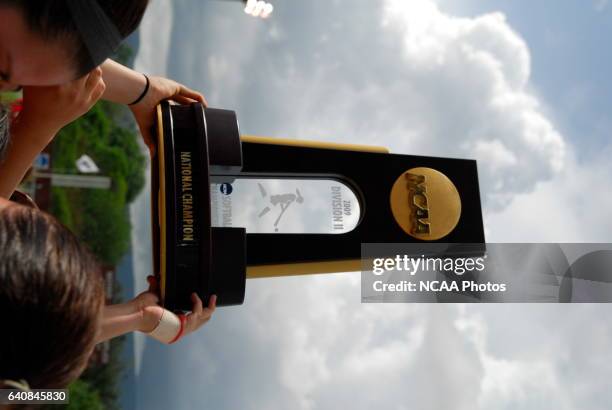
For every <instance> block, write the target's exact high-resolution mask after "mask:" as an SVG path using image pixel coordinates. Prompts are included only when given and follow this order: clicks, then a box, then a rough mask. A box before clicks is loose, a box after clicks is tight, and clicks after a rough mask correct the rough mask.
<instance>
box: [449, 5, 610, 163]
mask: <svg viewBox="0 0 612 410" xmlns="http://www.w3.org/2000/svg"><path fill="white" fill-rule="evenodd" d="M440 4H441V5H442V6H443V7H444V8H445V9H446V10H448V11H449V12H453V13H456V14H458V15H474V14H478V13H483V12H486V11H490V10H500V11H502V12H503V13H504V14H505V15H506V16H507V18H508V22H509V23H510V24H511V25H512V27H513V28H514V29H515V30H516V31H517V32H518V33H519V34H520V35H521V36H522V37H523V38H525V40H526V41H527V44H528V47H529V49H530V51H531V57H532V69H533V73H532V77H531V84H532V86H533V87H534V89H535V90H536V92H539V93H540V95H541V97H542V98H543V99H544V100H545V101H546V102H547V104H549V105H550V106H551V109H552V110H553V113H554V115H555V121H556V124H557V125H558V126H559V127H560V128H561V129H562V130H563V131H564V132H565V133H566V134H567V135H568V137H569V138H570V140H572V141H575V142H579V143H583V144H585V145H584V146H583V147H582V150H583V151H582V150H581V155H582V153H583V152H584V154H586V155H588V154H589V153H592V150H596V149H600V148H601V147H603V146H605V145H607V143H608V142H609V140H610V129H611V127H612V120H611V119H610V115H609V107H610V106H611V105H612V85H611V84H610V77H609V73H610V72H611V71H612V53H611V52H610V50H607V49H606V47H605V46H604V44H605V42H606V39H608V38H610V36H611V35H612V3H610V2H609V1H606V0H599V1H567V2H549V1H539V2H529V1H524V0H519V1H509V0H506V1H495V2H491V1H482V0H465V1H441V2H440Z"/></svg>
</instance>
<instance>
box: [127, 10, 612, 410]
mask: <svg viewBox="0 0 612 410" xmlns="http://www.w3.org/2000/svg"><path fill="white" fill-rule="evenodd" d="M274 4H275V6H276V10H275V14H274V15H273V17H272V18H271V19H270V20H268V21H265V22H264V21H259V20H255V19H251V18H249V17H247V16H246V15H244V13H242V11H241V10H240V6H239V5H237V4H231V3H230V2H212V1H211V2H202V1H197V0H179V1H173V2H170V1H168V0H158V1H156V2H153V4H152V6H151V8H150V10H149V12H148V14H147V16H146V17H145V21H144V22H143V26H142V29H141V36H142V37H141V50H140V54H139V55H138V58H137V61H136V66H137V68H138V69H139V70H142V71H145V72H148V73H151V74H160V75H167V76H170V77H173V78H175V79H176V80H178V81H181V82H184V83H185V84H188V85H190V86H192V87H195V88H197V89H199V90H201V91H202V92H204V93H205V94H206V96H207V99H208V101H209V102H210V103H211V105H213V106H217V107H223V108H230V109H234V110H236V111H237V112H238V117H239V119H240V123H241V129H242V131H243V132H244V133H250V134H255V135H270V136H282V137H297V138H310V139H323V140H331V141H338V142H356V143H367V144H376V145H387V146H388V147H389V148H390V149H391V150H392V152H398V153H407V154H416V155H418V154H422V155H438V156H455V157H467V158H476V159H477V160H478V161H479V172H480V182H481V188H482V196H483V207H484V212H485V226H486V230H487V238H488V240H489V241H500V242H503V241H517V242H527V241H550V242H572V241H601V242H609V241H610V237H611V234H610V232H612V223H611V222H610V221H609V218H607V215H608V209H610V206H611V205H612V193H611V192H610V190H609V189H608V187H609V175H610V171H612V170H611V165H610V164H609V160H608V158H609V156H610V154H611V153H612V146H611V144H610V140H609V135H610V131H611V129H612V128H611V127H612V125H611V124H610V117H609V115H608V114H607V110H608V107H609V106H610V102H611V101H610V99H611V98H612V97H611V94H610V88H611V81H610V79H609V78H608V76H607V75H608V73H609V72H612V71H611V70H610V65H611V64H612V63H611V62H612V58H611V57H610V52H609V50H607V49H606V39H608V38H610V34H612V33H611V31H612V27H611V25H610V21H612V16H611V8H610V7H611V6H609V5H607V2H605V1H601V0H598V1H597V2H571V3H565V5H560V4H559V2H555V1H542V2H537V3H535V4H533V2H526V1H513V2H510V1H500V2H493V1H486V2H485V1H472V0H462V1H450V0H440V1H439V2H435V1H433V0H420V1H411V2H402V1H398V0H385V1H377V2H372V1H371V0H362V1H338V0H336V1H323V0H321V1H308V2H296V1H291V2H290V1H276V2H274ZM147 201H148V193H145V194H144V195H143V196H142V197H141V198H139V200H138V202H137V203H136V204H135V205H134V206H133V209H132V216H133V219H134V221H135V224H134V226H135V234H134V236H133V249H134V259H135V274H136V288H137V289H143V288H145V280H144V278H145V276H146V275H147V274H148V273H149V272H150V269H151V268H150V245H149V240H148V236H147V232H148V230H149V229H150V226H149V221H150V219H149V217H148V215H146V212H142V210H143V209H144V210H147V209H148V208H149V206H148V202H147ZM608 309H609V308H608V307H607V306H606V305H571V306H559V305H547V306H533V305H502V306H483V305H469V306H465V305H448V306H441V305H407V304H393V305H378V304H377V305H363V304H361V303H360V287H359V275H358V274H356V275H355V274H338V275H329V276H320V277H305V278H284V279H275V280H252V281H249V282H248V284H247V296H246V301H245V304H244V305H243V306H240V307H231V308H224V309H220V310H219V311H218V312H217V313H216V315H215V318H214V319H213V320H212V321H211V323H210V324H208V325H207V326H206V327H205V328H204V329H202V331H201V332H199V333H198V334H195V335H191V336H190V337H189V338H186V339H185V340H184V341H182V342H181V343H179V344H177V345H175V346H170V347H167V346H162V345H159V344H157V343H156V342H154V341H149V340H145V339H144V338H142V337H137V338H136V339H137V345H138V346H140V347H139V348H138V349H139V350H138V356H139V359H138V363H137V368H138V369H139V371H140V372H139V380H140V382H139V387H138V391H137V397H138V407H139V408H160V409H163V408H215V409H235V408H241V409H261V408H265V409H288V408H291V409H329V408H337V407H350V408H356V409H360V408H364V409H366V408H367V409H369V408H392V409H406V408H419V409H434V410H437V409H446V408H454V409H470V410H473V409H539V408H543V407H547V408H558V409H575V408H580V409H589V410H595V409H604V408H607V403H609V402H610V400H611V399H612V397H611V396H610V393H609V389H608V383H607V381H609V380H610V379H611V377H612V371H611V370H610V369H609V366H606V363H609V362H610V360H611V359H612V349H611V347H612V325H611V324H610V323H609V321H608V320H606V318H607V317H608V314H609V312H608ZM141 353H142V356H140V354H141ZM536 381H537V382H536Z"/></svg>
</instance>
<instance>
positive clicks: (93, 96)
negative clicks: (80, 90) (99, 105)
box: [90, 77, 106, 102]
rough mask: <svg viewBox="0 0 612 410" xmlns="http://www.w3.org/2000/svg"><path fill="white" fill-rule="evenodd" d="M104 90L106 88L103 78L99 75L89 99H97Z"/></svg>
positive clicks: (94, 100)
mask: <svg viewBox="0 0 612 410" xmlns="http://www.w3.org/2000/svg"><path fill="white" fill-rule="evenodd" d="M104 90H106V84H105V83H104V80H103V79H102V77H100V79H99V80H98V83H97V84H96V86H95V88H94V89H93V91H92V92H91V95H90V100H91V101H92V102H96V101H98V100H99V99H100V97H102V94H104Z"/></svg>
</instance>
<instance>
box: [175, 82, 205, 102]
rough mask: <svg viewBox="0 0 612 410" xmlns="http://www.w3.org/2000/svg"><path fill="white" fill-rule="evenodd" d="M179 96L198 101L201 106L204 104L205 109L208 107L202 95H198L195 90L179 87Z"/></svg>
mask: <svg viewBox="0 0 612 410" xmlns="http://www.w3.org/2000/svg"><path fill="white" fill-rule="evenodd" d="M179 95H181V96H183V97H188V98H191V99H192V100H196V101H199V102H201V103H202V104H204V106H205V107H206V106H208V103H207V102H206V99H205V98H204V96H203V95H202V94H200V93H199V92H197V91H195V90H192V89H191V88H187V87H185V86H184V85H181V89H180V91H179Z"/></svg>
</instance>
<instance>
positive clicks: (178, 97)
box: [172, 95, 198, 105]
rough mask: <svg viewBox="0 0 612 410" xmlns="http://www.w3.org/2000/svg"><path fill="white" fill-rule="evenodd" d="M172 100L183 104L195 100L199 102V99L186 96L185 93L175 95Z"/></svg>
mask: <svg viewBox="0 0 612 410" xmlns="http://www.w3.org/2000/svg"><path fill="white" fill-rule="evenodd" d="M172 101H174V102H177V103H179V104H181V105H187V104H191V103H194V102H198V101H197V100H194V99H193V98H189V97H185V96H183V95H175V96H174V97H172Z"/></svg>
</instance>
